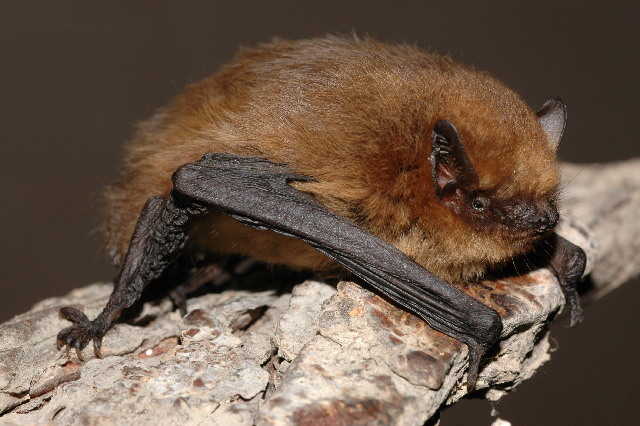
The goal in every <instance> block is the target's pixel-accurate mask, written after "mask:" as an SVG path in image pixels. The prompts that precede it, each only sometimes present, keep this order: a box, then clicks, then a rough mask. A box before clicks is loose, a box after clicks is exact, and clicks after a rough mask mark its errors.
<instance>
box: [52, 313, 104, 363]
mask: <svg viewBox="0 0 640 426" xmlns="http://www.w3.org/2000/svg"><path fill="white" fill-rule="evenodd" d="M60 316H61V317H62V318H64V319H66V320H69V321H71V322H72V323H74V325H72V326H70V327H67V328H65V329H63V330H61V331H60V332H59V333H58V337H57V338H56V345H57V347H58V350H60V349H62V348H64V347H66V348H67V353H68V352H69V350H70V349H71V348H73V349H75V351H76V354H77V355H78V359H79V360H80V361H84V358H83V356H82V350H83V349H84V348H85V347H86V346H87V344H88V343H89V342H90V341H91V340H93V347H94V350H95V353H96V356H98V357H99V358H101V357H102V354H101V353H100V348H101V345H102V337H103V333H101V332H100V331H99V329H98V327H96V326H95V324H94V323H93V322H92V321H89V318H87V316H86V315H85V314H84V313H82V312H81V311H79V310H77V309H75V308H71V307H65V308H62V309H60Z"/></svg>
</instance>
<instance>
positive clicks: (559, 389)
mask: <svg viewBox="0 0 640 426" xmlns="http://www.w3.org/2000/svg"><path fill="white" fill-rule="evenodd" d="M89 3H91V4H89ZM424 3H426V2H406V1H394V2H393V4H392V3H391V2H385V5H384V6H379V5H376V4H374V3H373V2H362V3H357V2H346V1H341V2H332V1H322V2H313V4H310V5H306V4H302V2H299V1H287V2H274V1H267V2H241V1H236V2H233V3H231V2H213V1H210V2H191V1H190V2H170V1H157V0H156V1H122V2H117V1H112V2H101V3H100V4H98V2H86V1H60V0H58V1H55V2H44V1H22V2H2V5H1V6H0V55H1V56H0V57H1V61H0V77H1V78H0V112H1V114H2V115H1V117H2V119H1V121H0V123H1V125H0V137H1V139H0V158H1V164H2V166H1V167H0V178H1V182H2V201H1V205H2V206H1V207H0V224H1V225H0V226H2V232H1V235H2V244H1V245H0V259H1V260H0V262H2V265H3V266H2V268H1V271H2V276H1V278H0V280H1V283H2V290H3V291H2V293H1V294H2V296H1V297H0V321H2V320H6V319H8V318H10V317H11V316H12V315H14V314H17V313H19V312H22V311H25V310H26V309H28V308H29V306H30V305H31V304H32V303H34V302H35V301H37V300H39V299H42V298H44V297H49V296H54V295H61V294H63V293H65V292H67V291H68V290H70V289H72V288H74V287H78V286H82V285H85V284H88V283H91V282H95V281H98V280H103V281H106V280H110V279H111V277H112V276H113V274H114V271H113V270H112V269H111V268H110V266H109V265H108V263H107V261H106V257H105V256H103V255H102V253H101V251H100V241H99V238H98V236H97V235H96V233H95V232H94V231H93V230H94V229H95V228H96V225H97V218H98V217H99V214H98V213H99V212H98V208H97V206H98V204H97V202H96V200H97V194H98V193H99V191H100V189H101V187H102V186H103V185H104V184H105V183H108V182H110V181H112V180H113V179H114V177H115V175H116V172H117V170H118V161H119V157H120V150H121V146H122V144H123V142H124V141H125V140H126V139H127V137H128V136H129V135H130V133H131V130H132V126H133V125H134V123H135V122H136V121H139V120H141V119H143V118H145V117H147V116H149V114H151V112H152V111H153V110H154V108H156V107H157V106H159V105H162V104H163V103H165V102H166V101H167V100H168V99H169V98H170V97H171V96H172V95H174V94H175V93H177V92H178V91H179V90H180V89H181V88H182V87H183V86H184V85H185V84H186V83H188V82H191V81H194V80H197V79H199V78H201V77H203V76H205V75H207V74H208V73H210V72H212V71H213V70H215V69H216V68H217V67H218V66H219V65H220V64H221V63H224V62H225V61H227V60H228V59H229V58H230V56H231V55H232V54H233V52H234V51H235V50H236V48H237V47H238V46H240V45H248V44H253V43H255V42H259V41H265V40H268V39H270V38H271V37H273V36H282V37H289V38H299V37H308V36H313V35H322V34H325V33H327V32H351V31H357V32H358V33H359V34H370V35H372V36H374V37H376V38H379V39H383V40H389V41H406V42H411V43H417V44H418V45H420V46H423V47H428V48H433V49H436V50H439V51H442V52H446V53H450V54H452V55H454V56H455V57H457V58H458V59H460V60H462V61H463V62H467V63H471V64H475V65H477V66H478V67H480V68H483V69H486V70H489V71H491V72H492V73H494V74H495V75H496V76H497V77H498V78H500V79H502V80H503V81H505V82H506V83H507V84H508V85H510V86H511V87H513V88H515V89H516V90H517V91H518V92H520V93H521V94H522V95H523V96H524V98H525V99H526V100H527V101H528V102H529V103H530V104H531V105H533V106H539V105H541V104H542V102H543V101H544V99H545V98H547V97H549V96H555V95H559V96H561V97H563V98H564V99H565V101H566V102H567V103H568V105H569V117H570V119H569V126H568V130H567V133H566V134H565V138H564V141H563V144H562V147H561V150H560V154H561V156H562V158H563V159H565V160H570V161H574V162H595V161H612V160H620V159H625V158H629V157H632V156H634V155H635V156H637V155H639V154H640V148H639V147H638V144H637V137H636V135H635V132H634V129H635V125H636V124H637V120H638V119H637V115H638V107H637V102H638V92H639V91H638V86H639V85H638V76H639V75H640V67H639V65H638V60H639V58H638V46H637V43H638V41H639V40H640V37H639V32H638V29H637V28H638V22H637V19H638V17H639V16H640V8H639V7H638V6H637V5H636V4H637V3H633V4H634V5H633V6H628V5H625V6H623V5H622V4H614V3H613V2H606V4H605V3H603V2H594V3H592V4H597V5H598V6H593V5H587V3H584V4H583V3H582V2H567V1H562V2H555V1H535V2H526V4H524V2H523V3H522V4H520V3H516V2H504V3H502V4H497V3H492V5H491V6H487V5H484V4H480V3H481V2H447V4H444V2H437V3H435V2H434V5H427V4H424ZM630 4H632V3H631V2H629V5H630ZM594 202H597V200H594ZM639 297H640V288H638V286H637V285H633V284H631V283H630V284H629V285H626V286H624V287H623V288H622V289H620V290H618V291H616V292H615V293H614V294H612V295H610V296H608V297H606V298H605V299H604V300H601V301H599V302H598V303H597V304H595V305H593V306H589V307H588V309H587V311H586V315H587V319H586V321H585V322H584V323H583V324H582V325H581V326H580V327H578V328H576V329H571V330H568V329H566V328H564V327H563V326H556V327H555V329H554V336H555V337H556V339H557V340H558V342H559V350H558V351H557V352H556V353H554V354H553V359H552V361H551V362H550V363H549V364H548V365H547V366H546V367H545V368H543V369H542V370H541V371H540V372H539V373H538V374H537V376H536V377H535V378H534V379H533V380H530V381H529V382H527V383H525V384H524V385H522V386H521V387H520V388H519V389H518V390H517V391H515V392H513V393H512V394H511V395H509V396H507V397H506V398H504V399H503V400H502V401H501V402H500V403H499V405H498V409H499V410H500V412H501V414H502V416H503V417H505V418H507V419H509V420H511V421H512V422H513V423H514V425H518V426H523V425H614V424H615V425H624V424H636V423H635V421H634V420H637V416H636V415H635V414H634V412H635V409H636V407H635V403H636V401H637V399H638V393H637V383H638V381H639V380H640V374H638V370H637V367H636V366H635V363H633V362H632V360H635V359H636V358H637V353H638V349H639V345H638V342H637V339H638V326H637V323H638V322H637V321H638V320H637V312H636V311H635V309H636V306H637V300H638V298H639ZM488 412H489V406H488V404H487V403H486V402H482V401H468V402H463V403H461V404H458V405H457V406H455V407H454V408H452V409H449V410H446V411H445V412H444V413H443V416H442V424H443V426H450V425H458V424H460V425H470V424H473V425H475V424H479V425H488V424H489V423H490V418H489V414H488Z"/></svg>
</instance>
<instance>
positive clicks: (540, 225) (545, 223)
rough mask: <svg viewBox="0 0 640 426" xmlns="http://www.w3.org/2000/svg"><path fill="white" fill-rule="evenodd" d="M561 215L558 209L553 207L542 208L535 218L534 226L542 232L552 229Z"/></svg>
mask: <svg viewBox="0 0 640 426" xmlns="http://www.w3.org/2000/svg"><path fill="white" fill-rule="evenodd" d="M559 218H560V215H559V214H558V211H557V210H556V209H555V208H553V207H547V208H544V209H541V210H540V211H539V213H538V214H537V215H536V216H535V217H534V218H533V221H532V222H533V223H532V225H533V226H532V227H533V228H534V229H535V230H536V231H537V232H538V233H540V234H543V233H545V232H547V231H550V230H552V229H553V228H555V226H556V225H557V224H558V219H559Z"/></svg>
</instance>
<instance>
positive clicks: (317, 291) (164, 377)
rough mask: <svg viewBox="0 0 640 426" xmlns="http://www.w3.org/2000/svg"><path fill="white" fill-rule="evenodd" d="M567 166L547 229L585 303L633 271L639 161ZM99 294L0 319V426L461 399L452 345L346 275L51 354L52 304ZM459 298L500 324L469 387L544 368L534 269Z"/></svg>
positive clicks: (306, 418)
mask: <svg viewBox="0 0 640 426" xmlns="http://www.w3.org/2000/svg"><path fill="white" fill-rule="evenodd" d="M580 170H581V171H580V172H579V173H578V172H576V170H575V168H574V166H568V167H566V168H565V174H567V175H569V176H570V177H571V176H573V175H576V174H577V177H573V179H572V181H571V184H570V185H568V186H567V187H566V188H565V199H564V201H565V203H564V208H565V209H566V213H565V216H564V217H565V220H564V222H563V224H562V226H561V231H562V233H563V234H564V235H565V236H567V237H568V238H570V239H571V240H572V241H574V242H576V243H577V244H579V245H581V246H582V247H583V248H584V249H585V250H586V251H587V255H588V259H589V268H590V270H592V277H593V280H592V281H593V286H594V290H593V291H592V294H595V295H597V296H599V295H601V294H604V293H606V292H607V291H610V290H611V288H614V287H615V286H617V285H619V284H620V283H622V282H624V281H625V280H626V279H628V278H630V277H631V276H633V275H635V274H637V273H638V272H639V270H640V262H639V261H638V260H639V259H638V253H639V250H638V249H639V248H640V247H638V245H637V244H638V241H640V238H638V237H640V235H638V234H639V232H640V230H639V228H638V222H637V211H638V209H639V208H640V195H639V194H640V162H639V161H635V162H627V163H622V164H614V165H610V166H606V167H603V166H583V167H582V168H581V169H580ZM603 179H604V180H606V182H605V183H602V182H601V181H602V180H603ZM595 183H597V184H595ZM620 188H623V189H624V190H623V191H620ZM593 200H598V203H594V202H593ZM610 268H616V270H615V271H609V269H610ZM612 283H613V284H612ZM110 290H111V286H110V285H108V284H95V285H92V286H88V287H85V288H82V289H78V290H74V291H73V292H71V293H70V294H68V295H66V296H64V297H60V298H53V299H47V300H45V301H42V302H40V303H38V304H37V305H36V306H34V307H33V309H32V310H31V311H29V312H27V313H25V314H22V315H19V316H17V317H15V318H13V319H12V320H10V321H9V322H7V323H5V324H2V325H0V413H2V414H0V424H65V425H66V424H71V425H73V424H92V425H102V424H105V425H107V424H140V425H146V424H149V425H152V424H153V425H164V424H167V425H168V424H183V425H192V424H194V425H195V424H203V423H206V424H214V425H215V424H218V425H236V424H237V425H251V424H259V425H287V424H292V425H315V424H326V425H347V424H348V425H352V424H353V425H365V424H366V425H370V424H373V425H375V424H379V425H387V424H393V425H422V424H423V423H424V422H425V421H426V420H427V419H429V418H430V417H431V416H432V415H433V414H434V413H435V412H436V411H437V410H438V409H439V408H440V407H441V406H442V405H444V404H451V403H454V402H455V401H457V400H458V399H460V398H462V397H464V396H465V394H466V388H465V386H464V382H465V371H466V363H467V360H466V358H467V349H466V347H465V346H464V345H462V344H460V343H459V342H457V341H456V340H454V339H452V338H450V337H448V336H446V335H444V334H442V333H439V332H436V331H434V330H432V329H430V328H429V327H428V326H427V325H426V324H425V323H424V322H423V321H420V320H419V319H417V318H416V317H414V316H413V315H411V314H408V313H406V312H404V311H402V310H400V309H397V308H396V307H394V306H392V305H390V304H389V303H387V302H386V301H384V300H383V299H381V298H379V297H377V296H375V295H373V294H372V293H371V292H369V291H367V290H366V289H363V288H361V287H359V286H358V285H356V284H354V283H349V282H342V283H340V284H339V285H338V288H337V291H336V288H335V287H333V286H330V285H327V284H324V283H321V282H316V281H307V282H304V283H301V284H299V285H297V286H295V287H294V288H293V290H292V291H291V292H290V293H289V292H288V291H287V289H286V288H283V289H277V288H274V289H273V290H271V291H250V290H242V289H237V288H236V289H228V290H225V291H223V292H220V293H211V294H206V295H204V296H200V297H197V298H193V299H190V300H189V304H188V308H189V313H188V315H187V316H186V317H184V318H180V316H179V315H178V314H177V313H176V312H172V310H171V304H170V303H168V302H167V301H161V302H155V303H151V302H148V303H146V304H144V306H143V308H142V311H141V312H140V313H139V314H138V315H137V317H136V318H135V319H134V320H132V321H131V322H129V323H121V324H118V325H117V326H116V327H115V328H114V329H113V330H112V331H111V332H110V333H109V334H107V337H106V338H105V341H104V344H103V352H104V354H105V358H103V359H96V358H95V357H94V356H93V351H92V350H91V348H90V347H89V348H87V349H85V351H84V358H85V359H86V361H85V362H84V363H83V362H80V361H79V360H78V358H77V356H76V354H75V353H74V352H71V353H70V354H68V355H67V354H65V353H59V352H58V351H57V350H56V348H55V336H56V334H57V332H58V331H59V330H60V329H61V328H63V327H65V326H67V325H68V323H66V322H65V321H63V320H61V319H60V318H59V317H58V309H59V307H60V306H64V305H75V306H78V307H80V308H82V309H83V310H84V311H85V312H86V313H87V314H88V316H89V317H94V316H95V315H96V314H97V313H98V311H99V310H100V309H101V308H102V306H103V305H104V303H105V302H106V299H107V297H108V295H109V293H110ZM465 290H466V291H467V292H469V293H470V294H471V295H473V296H474V297H476V298H478V299H479V300H481V301H483V302H484V303H486V304H487V305H489V306H491V307H493V308H494V309H496V310H497V311H498V313H499V314H500V315H501V317H502V319H503V322H504V330H503V335H502V339H501V342H500V345H499V347H497V348H496V349H495V351H494V353H492V354H490V356H489V357H488V358H487V359H486V360H485V363H484V365H483V366H482V369H481V372H480V377H479V380H478V388H479V389H480V390H481V391H484V392H485V393H484V395H485V396H486V397H487V398H488V399H492V400H495V399H498V398H500V397H501V396H502V395H503V394H504V393H505V392H507V391H508V390H509V389H510V388H512V387H513V386H516V385H517V384H518V383H520V382H521V381H523V380H526V379H528V378H529V377H530V376H531V375H532V374H533V373H534V372H535V371H536V369H537V368H539V367H540V365H541V364H543V363H544V362H545V361H546V360H547V359H549V343H548V331H547V327H548V325H549V323H550V322H551V320H552V319H553V318H554V317H555V316H556V314H557V312H558V311H559V310H560V309H561V307H562V305H563V303H564V300H563V297H562V294H561V292H560V290H559V288H558V286H557V282H556V280H555V278H554V277H553V275H552V274H551V273H550V272H549V271H547V270H544V269H542V270H538V271H534V272H532V273H530V274H528V275H525V276H520V277H515V278H510V279H505V280H498V281H492V282H489V281H487V282H482V283H479V284H476V285H470V286H468V287H467V288H465ZM278 291H279V292H278ZM594 297H596V296H594Z"/></svg>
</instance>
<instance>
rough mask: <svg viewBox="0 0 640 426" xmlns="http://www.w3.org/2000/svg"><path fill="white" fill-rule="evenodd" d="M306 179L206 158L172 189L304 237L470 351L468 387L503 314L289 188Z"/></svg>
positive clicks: (233, 159) (246, 162)
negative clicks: (293, 183) (293, 182)
mask: <svg viewBox="0 0 640 426" xmlns="http://www.w3.org/2000/svg"><path fill="white" fill-rule="evenodd" d="M296 180H298V181H300V180H308V178H307V177H304V176H299V175H294V174H291V172H290V171H288V170H287V168H286V167H285V166H283V165H278V164H274V163H272V162H269V161H267V160H264V159H259V158H246V157H237V156H233V155H228V154H208V155H205V156H204V157H203V158H202V159H201V160H200V161H198V162H196V163H192V164H187V165H185V166H183V167H181V168H180V169H179V170H178V171H177V172H176V173H175V174H174V176H173V183H174V191H175V192H177V193H178V194H181V195H182V196H184V197H187V198H189V199H191V200H193V201H195V202H196V203H198V204H202V205H206V206H211V207H214V206H215V207H217V208H220V209H222V210H223V211H225V212H227V213H228V214H230V215H232V216H233V217H234V218H236V219H237V220H239V221H241V222H243V223H245V224H247V225H250V226H253V227H256V228H259V229H268V230H272V231H275V232H278V233H281V234H284V235H288V236H292V237H295V238H299V239H301V240H303V241H305V242H306V243H308V244H309V245H311V246H313V247H314V248H316V249H317V250H319V251H321V252H322V253H324V254H325V255H327V256H328V257H330V258H332V259H334V260H335V261H336V262H338V263H340V264H341V265H343V266H344V267H345V268H347V269H348V270H350V271H351V272H353V273H354V274H355V275H357V276H359V277H360V278H361V279H362V280H364V281H365V282H366V283H367V284H368V285H370V286H371V287H372V288H373V290H374V291H376V292H377V293H379V294H381V295H383V296H386V297H387V298H388V299H390V300H392V301H393V302H395V303H396V304H397V305H400V306H401V307H402V308H404V309H406V310H408V311H410V312H412V313H414V314H416V315H418V316H419V317H420V318H422V319H424V320H425V321H426V322H427V323H429V325H430V326H431V327H433V328H434V329H436V330H438V331H441V332H443V333H445V334H447V335H449V336H452V337H455V338H456V339H458V340H460V341H462V342H464V343H466V344H467V345H468V346H469V353H470V370H469V379H468V382H469V384H470V385H471V386H473V384H474V383H475V381H476V378H477V372H478V368H479V363H480V360H481V358H482V355H483V354H484V353H485V352H486V351H487V350H488V349H489V348H490V347H491V346H492V345H493V344H494V343H495V342H496V341H497V340H498V338H499V336H500V332H501V330H502V323H501V321H500V318H499V316H498V314H497V313H496V312H495V311H494V310H492V309H490V308H489V307H487V306H485V305H483V304H482V303H480V302H478V301H477V300H475V299H473V298H472V297H470V296H468V295H467V294H465V293H463V292H461V291H459V290H458V289H456V288H455V287H453V286H451V285H449V284H448V283H447V282H445V281H443V280H442V279H440V278H438V277H436V276H434V275H433V274H431V273H429V272H428V271H427V270H425V269H424V268H423V267H421V266H420V265H418V264H417V263H415V262H414V261H413V260H411V259H410V258H409V257H407V256H406V255H405V254H404V253H402V252H401V251H400V250H398V249H397V248H395V247H394V246H392V245H390V244H388V243H387V242H385V241H383V240H381V239H379V238H377V237H376V236H374V235H371V234H370V233H368V232H366V231H364V230H362V229H360V228H358V227H357V226H355V225H354V224H352V223H351V222H349V221H348V220H346V219H344V218H342V217H339V216H336V215H334V214H333V213H331V212H329V211H328V210H327V209H325V208H324V207H323V206H321V205H320V204H319V203H317V202H315V201H314V200H313V199H312V198H311V197H310V196H308V195H307V194H305V193H303V192H301V191H298V190H296V189H295V188H293V187H292V186H290V185H289V182H290V181H296Z"/></svg>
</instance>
